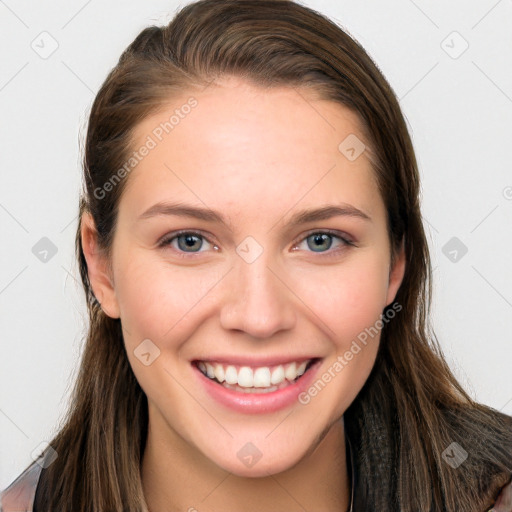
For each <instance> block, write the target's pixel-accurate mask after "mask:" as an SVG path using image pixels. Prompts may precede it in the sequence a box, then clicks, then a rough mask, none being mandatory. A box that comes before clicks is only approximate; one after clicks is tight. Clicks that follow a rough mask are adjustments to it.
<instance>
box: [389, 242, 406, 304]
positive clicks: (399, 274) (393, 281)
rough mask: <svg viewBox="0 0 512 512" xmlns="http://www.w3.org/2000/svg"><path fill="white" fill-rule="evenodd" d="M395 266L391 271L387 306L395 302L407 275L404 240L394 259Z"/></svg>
mask: <svg viewBox="0 0 512 512" xmlns="http://www.w3.org/2000/svg"><path fill="white" fill-rule="evenodd" d="M392 263H393V266H392V268H391V269H390V271H389V284H388V294H387V298H386V306H389V305H390V304H391V303H392V302H393V301H394V300H395V296H396V294H397V292H398V289H399V288H400V285H401V284H402V280H403V278H404V274H405V247H404V241H403V239H402V243H401V244H400V249H399V251H398V252H397V253H396V254H395V257H394V258H393V262H392Z"/></svg>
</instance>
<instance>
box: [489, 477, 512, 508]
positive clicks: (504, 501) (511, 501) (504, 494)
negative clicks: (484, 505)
mask: <svg viewBox="0 0 512 512" xmlns="http://www.w3.org/2000/svg"><path fill="white" fill-rule="evenodd" d="M488 512H512V480H511V481H510V482H509V483H508V484H507V485H505V486H504V487H502V488H501V490H500V493H499V495H498V497H497V498H496V501H495V502H494V505H493V507H492V508H491V509H490V510H489V511H488Z"/></svg>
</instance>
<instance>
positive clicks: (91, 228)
mask: <svg viewBox="0 0 512 512" xmlns="http://www.w3.org/2000/svg"><path fill="white" fill-rule="evenodd" d="M80 235H81V238H82V250H83V252H84V257H85V260H86V261H87V272H88V274H89V282H90V283H91V287H92V291H93V293H94V296H95V297H96V299H97V300H98V302H99V303H100V305H101V309H102V310H103V311H104V312H105V314H106V315H108V316H109V317H111V318H119V317H120V314H119V306H118V303H117V299H116V295H115V291H114V286H113V283H112V278H111V276H110V272H109V268H108V261H107V259H106V257H105V256H104V255H103V254H102V253H101V251H99V250H98V246H97V232H96V227H95V224H94V219H93V218H92V216H91V214H90V213H88V212H84V213H83V215H82V220H81V225H80Z"/></svg>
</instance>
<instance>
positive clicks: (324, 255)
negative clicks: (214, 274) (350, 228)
mask: <svg viewBox="0 0 512 512" xmlns="http://www.w3.org/2000/svg"><path fill="white" fill-rule="evenodd" d="M185 234H186V235H195V236H197V237H199V238H203V239H205V240H206V241H207V242H208V243H209V244H212V245H215V244H214V243H213V242H212V241H211V240H210V239H209V238H208V237H207V236H205V235H204V234H203V233H201V232H200V231H188V230H181V231H176V232H175V233H171V234H170V235H167V236H165V237H164V238H163V239H162V240H161V241H160V242H158V247H161V248H166V247H169V246H170V245H171V243H172V241H173V240H174V239H176V238H178V237H179V236H180V235H185ZM316 234H318V235H323V234H325V235H331V236H333V237H334V238H338V239H339V240H341V242H343V246H342V247H340V248H338V249H334V250H330V249H328V250H327V251H326V252H324V253H322V252H319V253H316V254H318V256H319V257H321V258H329V257H335V256H338V254H339V253H340V252H341V251H343V250H344V249H345V248H346V246H352V247H356V244H355V243H354V242H352V241H351V240H349V239H348V238H346V237H345V236H342V235H341V234H340V232H339V231H333V230H330V229H324V230H312V231H310V232H308V233H307V234H306V235H305V236H303V237H302V238H300V239H299V240H297V241H296V242H294V244H293V246H294V247H295V246H297V245H299V244H300V243H301V242H304V241H305V240H306V239H307V238H309V237H310V236H311V235H316ZM173 250H174V251H175V252H176V254H177V256H178V257H179V258H187V259H190V258H195V257H196V256H195V254H200V252H196V253H187V252H183V251H181V250H177V249H174V248H173ZM310 252H313V253H314V251H310Z"/></svg>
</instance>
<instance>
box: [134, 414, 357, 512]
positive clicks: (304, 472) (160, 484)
mask: <svg viewBox="0 0 512 512" xmlns="http://www.w3.org/2000/svg"><path fill="white" fill-rule="evenodd" d="M153 417H154V416H153ZM162 429H164V430H166V432H164V431H163V430H162ZM348 463H350V461H348ZM141 477H142V487H143V490H144V497H145V500H146V503H147V505H148V509H149V512H175V511H176V512H178V511H188V512H214V511H218V510H222V511H223V512H239V511H240V510H258V512H269V511H273V512H275V511H277V510H282V511H286V512H290V511H295V510H297V511H303V510H315V511H316V512H333V511H339V512H345V511H346V510H347V509H348V507H349V504H350V482H349V478H348V471H347V454H346V451H345V432H344V425H343V418H342V419H340V420H339V421H337V422H335V423H334V424H332V425H331V426H330V428H328V429H326V431H324V433H323V435H322V436H321V437H320V441H319V443H316V444H315V447H314V449H312V450H311V451H310V452H308V453H307V454H306V455H305V456H304V457H303V458H302V459H301V460H300V461H299V462H298V463H297V464H295V465H294V466H293V467H291V468H289V469H287V470H285V471H282V472H280V473H276V474H272V475H269V476H266V477H258V478H247V477H241V476H236V475H233V474H232V473H229V472H227V471H225V470H224V469H222V468H221V467H219V466H217V465H216V464H214V463H213V462H212V461H211V460H210V459H208V458H206V457H205V456H204V455H203V454H202V453H200V452H199V451H198V450H196V449H195V447H193V446H192V445H190V444H189V443H188V442H187V441H186V440H184V439H183V438H181V437H180V436H179V435H178V434H177V433H176V432H174V431H171V429H170V428H169V427H168V425H167V424H165V422H164V421H163V420H161V421H158V420H156V421H154V422H153V425H152V422H151V414H150V421H149V425H148V437H147V441H146V447H145V451H144V456H143V460H142V466H141Z"/></svg>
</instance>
